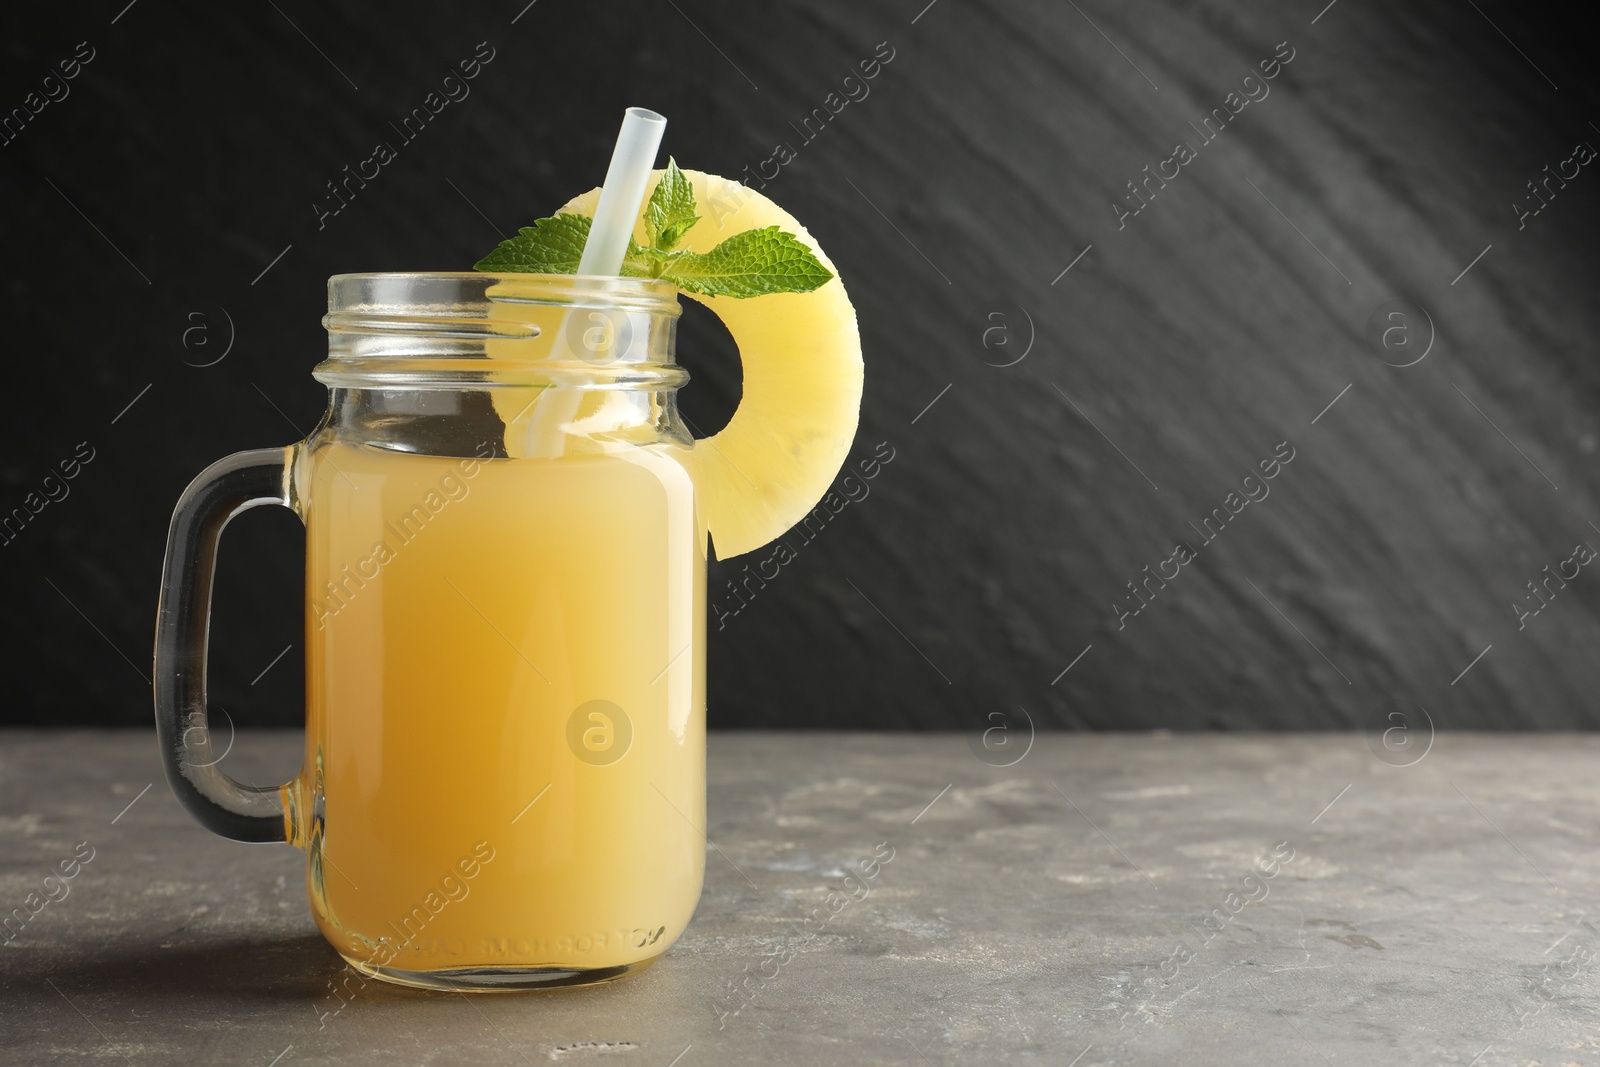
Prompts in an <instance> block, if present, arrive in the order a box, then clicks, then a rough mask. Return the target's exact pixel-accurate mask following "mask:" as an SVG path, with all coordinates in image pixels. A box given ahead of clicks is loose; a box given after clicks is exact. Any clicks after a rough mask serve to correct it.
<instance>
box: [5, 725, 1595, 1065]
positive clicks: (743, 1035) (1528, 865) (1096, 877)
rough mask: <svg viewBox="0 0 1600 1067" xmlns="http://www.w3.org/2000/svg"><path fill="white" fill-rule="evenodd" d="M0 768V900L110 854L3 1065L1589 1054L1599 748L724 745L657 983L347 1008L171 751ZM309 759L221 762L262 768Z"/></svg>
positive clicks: (1273, 740)
mask: <svg viewBox="0 0 1600 1067" xmlns="http://www.w3.org/2000/svg"><path fill="white" fill-rule="evenodd" d="M0 744H3V746H4V749H3V756H0V842H3V852H0V903H3V906H4V908H5V909H7V910H9V909H11V908H13V907H18V906H22V905H23V903H24V900H25V899H26V897H27V895H28V894H29V893H31V892H34V891H36V890H39V889H40V887H41V884H42V880H43V878H44V877H45V875H47V874H49V873H51V872H52V871H53V870H54V869H56V867H57V865H58V864H59V863H60V861H62V860H63V859H70V858H71V857H72V855H73V850H74V847H75V846H76V845H77V844H78V843H79V842H84V841H87V842H89V843H90V844H91V845H92V846H93V849H94V858H93V860H92V861H90V862H89V863H87V864H86V865H84V866H83V867H82V869H81V871H80V872H79V873H78V875H77V877H76V878H75V879H74V880H73V881H72V882H71V883H69V884H70V893H69V895H68V896H66V897H65V898H63V899H61V900H59V901H57V902H54V903H50V904H49V905H47V906H46V907H45V908H44V909H43V910H42V911H40V912H39V913H38V914H37V915H35V916H33V917H32V918H31V920H30V921H28V922H27V924H26V925H25V926H23V927H22V928H21V929H20V931H18V932H16V936H15V937H14V938H13V939H12V940H11V941H10V942H9V943H6V944H4V945H3V946H0V1013H3V1014H0V1062H5V1063H19V1064H20V1063H26V1064H68V1063H71V1064H79V1063H124V1062H126V1063H132V1064H140V1065H142V1064H169V1063H206V1064H242V1065H256V1067H268V1065H269V1064H275V1065H278V1067H291V1065H301V1064H332V1063H382V1064H469V1063H470V1064H540V1063H550V1062H559V1063H563V1064H568V1065H582V1064H603V1065H614V1067H627V1065H638V1067H668V1065H671V1064H677V1065H678V1067H695V1065H698V1064H705V1063H741V1064H743V1063H763V1064H787V1063H793V1064H834V1063H893V1064H907V1065H920V1064H956V1063H963V1064H965V1063H994V1062H1004V1063H1010V1062H1038V1063H1051V1064H1069V1063H1075V1064H1077V1067H1094V1065H1097V1064H1174V1063H1183V1064H1198V1065H1205V1064H1216V1065H1228V1067H1234V1065H1237V1064H1244V1063H1275V1064H1313V1063H1323V1062H1326V1063H1331V1064H1339V1065H1343V1064H1360V1065H1363V1067H1371V1065H1377V1064H1457V1065H1461V1067H1466V1065H1468V1064H1474V1065H1475V1067H1507V1065H1512V1064H1517V1065H1522V1064H1527V1063H1531V1062H1538V1063H1542V1064H1569V1063H1572V1064H1593V1063H1597V1062H1600V1014H1597V1009H1600V999H1597V995H1596V994H1597V990H1600V984H1597V982H1596V977H1595V975H1596V971H1597V969H1600V959H1595V958H1593V957H1594V954H1595V953H1597V952H1600V933H1597V930H1596V924H1597V923H1600V891H1597V885H1596V877H1597V874H1600V850H1597V848H1596V845H1597V833H1596V819H1595V813H1596V811H1597V810H1600V775H1597V774H1596V768H1597V767H1600V737H1588V736H1579V737H1574V736H1550V735H1545V736H1527V735H1507V736H1487V735H1449V734H1443V735H1440V736H1439V737H1438V738H1437V739H1435V740H1434V743H1433V745H1432V748H1431V750H1430V751H1428V752H1427V753H1426V755H1425V757H1424V758H1422V759H1421V760H1420V761H1418V762H1416V763H1415V764H1414V765H1410V766H1396V765H1394V764H1395V763H1397V762H1401V761H1400V760H1398V759H1397V758H1396V757H1395V756H1394V754H1393V753H1389V754H1388V756H1389V759H1388V761H1385V760H1382V759H1380V758H1378V756H1377V755H1375V750H1374V748H1373V747H1372V746H1371V745H1369V743H1368V740H1367V739H1366V738H1365V737H1363V736H1360V735H1323V736H1260V735H1243V736H1240V735H1234V736H1215V735H1211V736H1182V735H1180V736H1175V737H1174V736H1163V735H1139V736H1131V735H1113V736H1106V735H1094V736H1085V735H1062V734H1042V735H1040V736H1039V737H1038V738H1037V739H1036V743H1035V744H1034V745H1033V747H1032V749H1031V751H1029V752H1028V753H1027V754H1026V755H1025V756H1024V757H1023V758H1022V759H1021V760H1020V762H1018V763H1016V764H1015V765H1014V766H1011V767H1005V768H996V767H991V766H988V765H986V764H985V763H984V762H982V761H980V760H979V759H978V758H976V757H975V756H974V754H973V751H972V747H971V746H970V745H969V743H968V739H967V738H965V737H960V736H885V735H880V734H871V735H841V734H798V735H796V734H789V735H781V734H743V735H739V734H735V735H728V734H722V735H714V736H713V738H712V742H711V760H710V768H711V770H710V821H709V829H710V837H711V841H712V843H713V845H714V848H713V851H712V852H711V853H710V854H709V855H708V857H707V877H706V888H705V894H704V897H703V898H702V900H701V903H700V910H699V913H698V915H697V917H696V919H695V921H694V923H693V924H692V925H691V926H690V928H689V930H688V932H687V933H686V934H685V935H684V937H683V939H682V940H681V941H680V942H679V943H678V944H677V946H676V947H675V948H674V949H673V950H672V951H671V952H669V953H668V954H667V956H666V957H665V958H664V959H663V960H662V961H661V962H660V963H658V964H657V965H656V966H655V967H653V968H651V969H650V970H648V971H646V972H644V973H643V974H641V975H639V976H637V977H635V978H633V979H630V980H627V981H623V982H619V983H616V984H613V985H609V986H604V987H600V988H595V989H588V990H575V991H566V992H556V993H546V994H532V995H528V994H515V995H493V996H478V997H472V998H467V997H463V996H458V995H450V994H433V993H423V992H416V991H412V990H407V989H399V988H393V987H388V986H383V985H381V984H379V983H372V984H370V985H369V986H367V987H366V988H365V989H364V990H362V991H361V992H360V994H359V995H358V996H355V997H354V998H353V999H352V1000H350V1001H349V1002H348V1003H344V1002H342V1001H340V1000H338V999H336V998H335V997H334V996H333V994H332V993H331V992H330V983H331V982H332V981H333V980H334V979H335V978H336V977H337V976H338V975H339V973H340V970H341V964H340V961H339V960H338V959H337V957H335V955H334V954H333V952H332V951H331V950H330V949H329V948H327V947H326V945H325V944H324V943H323V941H322V940H321V938H320V937H319V936H318V934H317V932H316V930H315V929H314V928H313V926H312V923H311V920H310V918H309V916H308V914H307V911H306V903H305V899H304V888H303V881H302V867H301V856H300V854H299V853H297V852H295V851H293V850H292V849H290V848H289V847H287V846H276V845H258V846H247V845H239V844H234V843H230V842H226V841H223V840H220V839H218V838H214V837H212V836H210V835H208V834H207V833H206V832H204V831H203V830H201V829H200V828H199V827H198V826H196V825H194V824H193V823H192V822H191V821H190V820H189V819H188V817H187V816H186V815H185V814H184V813H183V812H182V811H181V810H180V809H179V808H178V806H177V804H176V802H175V801H174V800H173V799H172V798H171V796H170V795H169V794H168V792H167V787H166V785H165V783H164V781H162V780H161V778H160V774H159V770H158V768H157V764H156V759H155V742H154V739H153V737H152V736H150V735H148V734H143V733H121V734H86V733H73V734H59V735H52V734H42V733H7V734H0ZM298 744H299V740H298V738H296V737H293V736H290V735H287V734H282V735H277V734H256V735H246V736H241V738H240V739H239V741H238V744H237V746H236V748H235V750H234V751H233V752H232V753H231V754H230V755H229V757H228V759H229V767H230V769H231V771H232V773H233V774H234V775H235V776H236V777H239V778H241V779H244V780H252V779H254V780H259V781H267V780H277V779H279V778H282V777H286V776H287V772H288V771H289V770H290V769H292V767H293V766H294V764H295V762H296V760H297V748H298ZM1418 747H1419V746H1413V748H1412V751H1413V752H1415V751H1417V748H1418ZM980 751H981V750H980ZM1378 751H1381V746H1380V748H1379V749H1378ZM990 758H991V759H993V757H990ZM147 786H149V787H150V788H148V790H147V789H146V787H147ZM881 842H888V845H889V847H892V849H893V850H894V852H893V856H894V858H893V859H892V861H890V862H888V863H887V864H885V865H883V866H882V868H881V870H880V871H879V873H878V876H877V877H876V878H875V879H874V880H873V881H872V882H871V883H870V887H871V888H870V892H869V893H868V894H867V895H866V896H865V897H864V898H862V899H859V900H856V901H853V902H851V903H849V904H846V905H844V906H843V907H842V910H840V911H839V912H838V913H837V915H836V916H835V917H834V918H833V919H832V920H831V921H830V922H829V923H828V924H827V925H826V927H825V928H824V929H823V930H822V931H821V932H820V933H817V934H814V935H811V936H807V935H805V934H803V933H802V928H801V927H800V926H799V920H800V918H801V917H802V916H804V915H806V914H808V913H810V912H811V911H812V910H813V909H815V908H818V907H819V906H823V907H826V905H825V904H824V902H825V901H826V900H827V898H828V894H830V893H834V892H840V891H842V890H843V887H844V871H845V868H846V867H847V866H848V865H851V864H853V863H854V862H856V861H858V860H859V859H863V858H866V857H869V856H870V855H872V853H873V852H874V849H875V848H876V847H877V846H879V844H880V843H881ZM719 852H720V853H721V854H720V855H719V854H718V853H719ZM1291 857H1292V858H1291ZM836 899H837V898H836ZM1179 946H1184V947H1183V948H1182V949H1181V950H1180V948H1179ZM784 960H786V961H787V962H779V961H784ZM747 975H748V980H746V977H747ZM741 986H742V988H743V989H744V992H739V991H738V990H739V989H740V987H741ZM341 1005H342V1007H341Z"/></svg>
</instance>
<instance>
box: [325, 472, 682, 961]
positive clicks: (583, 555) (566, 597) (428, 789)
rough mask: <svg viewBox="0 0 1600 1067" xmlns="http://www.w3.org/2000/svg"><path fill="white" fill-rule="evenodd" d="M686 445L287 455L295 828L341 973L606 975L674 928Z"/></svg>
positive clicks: (662, 945) (673, 933)
mask: <svg viewBox="0 0 1600 1067" xmlns="http://www.w3.org/2000/svg"><path fill="white" fill-rule="evenodd" d="M684 451H685V450H683V449H681V448H679V447H677V446H672V445H651V446H647V447H629V446H623V447H619V448H616V449H612V450H607V451H601V452H591V453H588V454H576V455H574V454H568V455H564V456H560V457H557V458H516V459H508V458H497V459H468V460H461V459H452V458H447V457H435V456H424V455H417V454H408V453H398V452H387V451H383V450H380V449H377V448H373V447H370V446H365V445H349V444H342V443H340V444H332V445H326V446H323V447H321V448H320V449H318V450H316V451H314V452H311V453H309V454H308V456H307V462H309V464H310V469H309V472H308V478H309V487H308V491H306V492H305V493H304V494H303V495H304V497H305V498H306V499H307V500H309V501H310V503H309V504H308V505H306V506H305V508H304V513H305V519H306V528H307V541H306V545H307V549H306V566H307V616H306V628H307V644H306V684H307V731H306V766H305V773H304V774H303V776H302V779H301V781H302V783H303V784H302V785H301V787H300V794H299V796H297V798H296V801H297V803H296V805H295V807H296V817H295V820H294V821H295V822H296V823H297V824H298V825H297V831H296V832H297V833H298V834H299V835H300V837H301V840H302V842H303V843H304V844H306V845H307V847H308V849H309V851H310V853H311V862H310V864H309V873H308V882H309V887H310V895H311V900H312V906H313V913H314V915H315V918H316V921H317V924H318V926H319V927H320V928H321V929H322V932H323V933H324V934H325V935H326V936H327V938H328V939H329V941H330V942H332V943H333V945H334V946H335V947H336V948H337V949H338V950H339V951H340V952H341V954H343V955H344V956H345V957H346V958H347V959H349V960H351V961H352V962H353V963H355V964H356V965H358V966H360V967H363V968H364V969H373V968H385V969H388V970H390V971H398V972H401V973H403V972H407V971H438V970H448V969H451V968H485V967H496V966H506V967H513V966H514V967H545V966H548V967H552V968H561V967H581V968H605V967H610V966H620V965H623V964H626V963H628V962H630V961H635V960H638V959H640V958H641V957H642V956H653V955H657V954H659V953H660V952H661V951H664V950H665V949H666V947H667V946H668V945H669V944H670V943H671V942H672V941H673V940H674V939H675V938H676V937H677V935H678V934H679V933H680V932H681V931H682V930H683V928H684V926H685V925H686V924H687V923H688V921H689V918H690V915H691V914H692V912H693V911H694V907H695V903H696V901H697V900H698V897H699V894H700V885H701V875H702V873H703V868H704V861H705V838H704V825H705V811H704V799H703V796H704V794H703V785H702V783H703V781H704V729H705V722H704V708H705V691H704V657H705V648H704V643H703V641H704V638H703V635H704V630H705V626H704V617H705V616H704V611H705V609H704V604H705V562H706V537H705V531H704V526H703V524H702V523H701V522H700V521H699V519H698V518H697V517H696V516H695V514H694V511H695V507H696V500H695V494H694V488H693V485H692V483H691V481H690V478H689V475H688V473H687V472H686V471H685V469H684V467H683V466H682V465H681V459H682V454H683V453H684Z"/></svg>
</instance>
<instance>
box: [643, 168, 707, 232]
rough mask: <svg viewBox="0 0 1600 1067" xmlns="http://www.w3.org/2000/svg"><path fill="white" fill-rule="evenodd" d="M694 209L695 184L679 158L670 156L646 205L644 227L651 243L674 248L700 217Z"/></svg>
mask: <svg viewBox="0 0 1600 1067" xmlns="http://www.w3.org/2000/svg"><path fill="white" fill-rule="evenodd" d="M694 211H695V203H694V186H693V185H691V184H689V179H688V178H686V177H684V174H683V171H681V170H679V169H678V161H677V160H675V159H673V158H672V157H671V156H668V157H667V169H666V170H665V171H663V172H662V175H661V180H660V181H658V182H656V188H655V192H653V193H651V194H650V202H649V203H648V204H646V205H645V209H644V231H645V235H646V236H647V237H648V238H649V239H650V245H651V247H653V248H658V249H660V250H661V251H663V252H669V251H671V250H672V247H673V246H674V245H676V244H677V243H678V242H679V241H680V240H682V238H683V235H684V234H685V233H686V232H688V230H689V227H691V226H693V225H694V224H695V223H697V222H699V221H700V216H699V215H696V214H695V213H694Z"/></svg>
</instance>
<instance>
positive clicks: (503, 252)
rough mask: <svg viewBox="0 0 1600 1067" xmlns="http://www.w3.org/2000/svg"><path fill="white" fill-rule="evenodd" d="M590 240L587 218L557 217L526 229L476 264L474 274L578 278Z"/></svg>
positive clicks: (525, 227) (541, 221)
mask: <svg viewBox="0 0 1600 1067" xmlns="http://www.w3.org/2000/svg"><path fill="white" fill-rule="evenodd" d="M588 240H589V219H588V218H587V217H586V216H583V215H557V216H555V217H554V218H548V219H540V220H538V221H537V222H535V223H534V224H533V225H532V226H524V227H522V229H520V230H518V231H517V236H515V237H508V238H506V239H505V240H504V241H501V242H500V244H499V245H498V246H496V248H495V250H494V251H493V252H490V253H489V254H488V255H486V256H484V257H483V258H482V259H480V260H478V262H476V263H474V264H473V269H474V270H481V271H489V272H492V273H495V274H508V273H514V274H576V273H578V262H579V260H581V259H583V246H584V242H586V241H588Z"/></svg>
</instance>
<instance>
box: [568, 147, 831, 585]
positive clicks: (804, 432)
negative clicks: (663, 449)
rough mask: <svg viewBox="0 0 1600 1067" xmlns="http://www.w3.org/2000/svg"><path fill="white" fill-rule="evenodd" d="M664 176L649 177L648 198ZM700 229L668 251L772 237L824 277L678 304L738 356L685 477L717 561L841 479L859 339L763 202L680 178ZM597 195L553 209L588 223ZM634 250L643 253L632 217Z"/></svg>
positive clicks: (772, 529) (776, 213)
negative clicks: (730, 392)
mask: <svg viewBox="0 0 1600 1067" xmlns="http://www.w3.org/2000/svg"><path fill="white" fill-rule="evenodd" d="M661 174H662V171H659V170H658V171H656V172H655V174H654V176H653V178H652V180H651V183H650V189H649V190H648V191H647V192H646V197H647V199H648V196H649V191H653V190H654V188H655V184H656V182H658V181H659V180H660V178H661ZM683 174H684V176H685V177H687V178H688V179H689V181H690V183H691V184H693V186H694V195H695V202H696V203H697V204H698V205H699V206H698V208H697V210H698V211H699V212H700V215H701V217H700V221H699V222H697V223H695V224H694V226H693V227H691V228H690V230H689V232H688V233H687V234H686V235H685V236H684V238H683V240H682V241H681V242H679V245H678V247H679V248H684V249H688V250H689V251H692V252H709V251H711V249H712V248H714V247H716V245H717V244H718V243H720V242H721V241H722V240H723V239H724V238H726V237H731V236H733V235H734V234H736V233H742V232H743V231H745V230H750V229H756V228H759V227H762V226H779V227H782V228H783V229H784V230H787V231H788V232H789V233H792V234H794V235H795V236H796V237H798V238H799V239H800V241H801V242H802V243H803V244H805V245H806V246H807V247H808V248H810V249H811V252H812V254H813V255H815V256H816V257H817V259H818V261H820V262H821V263H822V265H823V266H824V267H826V268H828V270H829V271H830V272H831V273H833V275H834V278H833V279H832V280H831V281H829V282H827V283H826V284H824V285H823V286H821V287H820V288H817V289H814V290H812V291H811V292H809V293H771V294H768V295H766V296H758V297H749V298H745V299H742V300H741V299H735V298H733V297H727V296H715V297H706V296H699V295H697V294H695V293H684V294H683V295H685V296H687V297H689V298H690V299H691V300H696V301H699V302H700V303H701V304H704V305H705V306H706V307H708V308H710V309H711V311H712V312H713V313H714V314H715V315H716V316H717V317H718V318H719V319H721V320H722V323H723V325H724V326H726V327H727V328H728V333H729V334H730V335H731V336H732V337H733V340H734V343H735V344H736V345H737V346H738V349H739V361H740V365H741V367H742V370H743V376H744V387H743V396H742V398H741V399H740V401H739V406H738V408H737V409H736V410H735V411H734V413H733V418H732V419H730V420H729V421H728V425H727V426H725V427H723V428H722V430H721V431H719V432H718V433H715V434H712V435H711V436H710V437H706V438H701V439H700V440H698V441H696V442H695V447H694V450H693V451H692V452H691V453H690V454H689V457H688V459H687V462H686V466H687V467H688V468H689V473H690V475H691V476H692V477H693V479H694V483H695V489H696V491H697V492H698V494H699V496H700V500H701V509H702V514H703V515H704V516H705V520H706V526H707V528H708V529H709V530H710V531H711V538H712V543H713V544H714V545H715V547H716V553H717V557H718V558H719V559H731V558H732V557H734V556H739V555H743V554H744V553H746V552H752V551H754V550H755V549H758V548H760V547H762V546H763V545H766V544H769V543H771V542H772V541H773V540H775V539H776V538H777V537H778V536H780V535H781V534H783V533H784V532H785V531H787V530H788V529H789V528H790V527H792V526H794V525H795V524H796V523H797V522H799V521H801V519H803V518H804V517H805V516H806V515H807V514H808V513H809V512H810V511H811V509H812V508H813V507H815V506H816V504H817V502H818V501H819V500H821V499H822V497H823V494H825V493H826V492H827V491H828V486H829V485H830V483H832V481H833V478H834V476H835V475H836V474H838V473H839V468H840V467H841V466H842V465H843V464H844V461H845V457H846V455H847V454H848V453H849V451H850V445H851V443H852V442H853V441H854V440H855V434H856V423H857V421H858V420H859V418H860V414H861V375H862V370H861V334H860V332H859V331H858V329H857V328H856V311H855V307H854V306H853V305H852V304H851V303H850V298H849V296H847V295H846V294H845V291H844V285H843V284H842V283H841V282H840V281H839V278H838V273H839V272H838V271H837V270H836V269H835V268H834V265H833V263H832V261H831V260H829V259H828V257H827V255H826V254H825V253H824V252H823V251H822V249H821V248H819V247H818V246H817V242H816V241H815V240H814V239H813V238H812V236H811V234H810V233H808V232H807V231H806V229H805V227H804V226H801V225H800V223H799V222H797V221H796V220H795V218H794V216H792V215H790V214H789V213H788V212H787V211H784V210H783V209H782V208H780V207H779V206H778V205H777V204H774V203H773V202H772V201H771V200H768V199H767V198H766V197H765V196H762V195H761V194H760V193H758V192H756V191H755V190H753V189H750V188H748V187H746V186H744V185H741V184H740V183H738V182H735V181H730V180H729V179H727V178H720V177H718V176H716V175H714V174H705V173H702V172H701V171H696V170H686V171H684V172H683ZM599 199H600V190H599V189H593V190H590V191H589V192H587V193H584V194H583V195H581V196H577V197H574V198H573V199H572V200H571V201H569V202H568V203H567V204H566V205H565V206H563V207H562V208H561V211H563V212H572V213H575V214H580V215H588V216H590V217H593V215H594V209H595V204H596V203H598V201H599ZM634 240H636V241H638V242H640V243H641V244H643V243H645V240H646V238H645V232H644V221H643V217H642V216H641V218H640V220H639V222H638V223H637V224H636V225H635V227H634Z"/></svg>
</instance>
